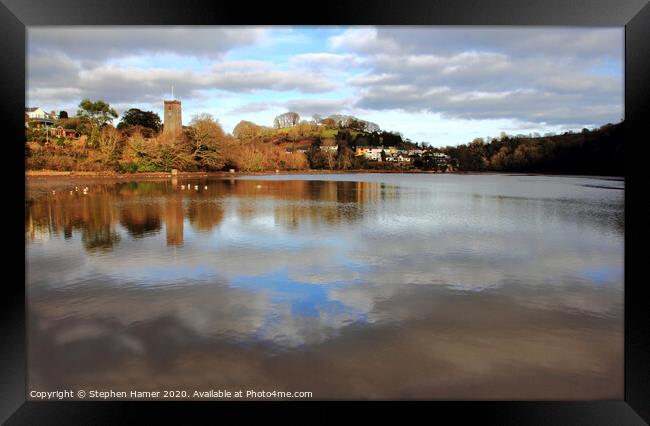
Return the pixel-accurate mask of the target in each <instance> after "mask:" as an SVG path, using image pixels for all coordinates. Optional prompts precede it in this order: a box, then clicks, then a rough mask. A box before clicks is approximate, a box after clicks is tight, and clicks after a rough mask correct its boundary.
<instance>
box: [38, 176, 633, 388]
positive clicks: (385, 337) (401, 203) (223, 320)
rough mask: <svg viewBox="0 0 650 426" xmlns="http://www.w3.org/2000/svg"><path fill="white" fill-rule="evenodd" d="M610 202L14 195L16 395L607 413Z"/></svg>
mask: <svg viewBox="0 0 650 426" xmlns="http://www.w3.org/2000/svg"><path fill="white" fill-rule="evenodd" d="M188 185H189V186H188ZM75 187H77V190H75ZM86 187H87V188H88V190H87V193H84V188H86ZM623 189H624V181H623V180H622V179H617V178H590V177H563V176H523V175H454V174H439V175H424V174H421V175H416V174H413V175H399V174H350V175H342V174H339V175H304V176H303V175H290V176H251V177H244V178H237V179H229V178H201V179H183V178H179V179H174V180H172V179H169V180H152V181H144V180H142V181H137V182H127V181H124V180H120V181H108V180H102V179H96V180H81V178H80V179H79V180H65V179H49V180H44V179H40V180H33V179H30V180H29V182H28V185H27V204H26V217H25V222H26V229H25V231H26V234H25V241H26V264H27V265H26V271H27V303H28V330H29V335H28V346H29V348H28V349H29V351H28V353H29V359H28V382H29V383H28V387H29V389H30V390H62V389H86V390H91V389H97V390H111V389H112V390H114V391H118V390H123V391H131V390H186V391H187V392H189V393H190V394H192V393H193V392H194V391H195V390H198V391H209V390H229V391H232V392H235V391H238V390H243V391H244V392H245V391H246V390H258V391H260V390H265V391H274V390H277V391H309V392H313V397H314V398H316V399H330V398H354V399H358V398H364V399H365V398H369V399H374V398H379V399H381V398H422V399H622V398H623V274H624V262H623V254H624V252H623V242H624V235H623V234H624V206H623V201H624V191H623Z"/></svg>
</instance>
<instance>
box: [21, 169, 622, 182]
mask: <svg viewBox="0 0 650 426" xmlns="http://www.w3.org/2000/svg"><path fill="white" fill-rule="evenodd" d="M342 174H435V175H446V174H456V175H512V176H566V177H592V178H601V179H610V180H611V179H614V180H625V176H616V175H578V174H576V175H574V174H566V173H534V172H529V173H526V172H515V171H503V172H493V171H483V172H482V171H453V172H438V171H429V170H368V169H355V170H281V171H278V172H276V171H262V172H233V173H231V172H178V173H177V174H176V175H172V174H171V173H169V172H139V173H116V172H62V171H54V170H26V171H25V180H27V181H34V180H55V179H57V180H58V179H62V180H72V179H117V180H135V179H138V180H139V179H152V180H156V179H158V180H159V179H165V180H166V179H171V178H209V177H231V178H237V177H241V176H276V175H277V176H282V175H285V176H286V175H342Z"/></svg>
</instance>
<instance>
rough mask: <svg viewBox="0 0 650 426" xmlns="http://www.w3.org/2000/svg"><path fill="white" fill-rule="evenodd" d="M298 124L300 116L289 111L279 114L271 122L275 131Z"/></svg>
mask: <svg viewBox="0 0 650 426" xmlns="http://www.w3.org/2000/svg"><path fill="white" fill-rule="evenodd" d="M299 122H300V115H299V114H298V113H297V112H293V111H289V112H285V113H284V114H280V115H278V116H277V117H275V120H273V126H274V127H275V128H276V129H281V128H284V127H293V126H295V125H296V124H298V123H299Z"/></svg>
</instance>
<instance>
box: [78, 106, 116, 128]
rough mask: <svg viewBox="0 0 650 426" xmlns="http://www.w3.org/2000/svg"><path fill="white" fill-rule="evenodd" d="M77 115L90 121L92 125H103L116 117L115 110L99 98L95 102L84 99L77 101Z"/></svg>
mask: <svg viewBox="0 0 650 426" xmlns="http://www.w3.org/2000/svg"><path fill="white" fill-rule="evenodd" d="M77 115H78V116H79V117H82V118H85V119H87V120H88V121H90V123H91V124H92V126H93V127H102V126H105V125H106V124H109V123H110V122H112V121H113V119H114V118H117V112H115V110H114V109H113V108H111V106H110V105H109V104H107V103H106V102H104V101H103V100H101V99H100V100H98V101H95V102H92V101H91V100H90V99H84V100H83V101H81V102H80V103H79V110H77Z"/></svg>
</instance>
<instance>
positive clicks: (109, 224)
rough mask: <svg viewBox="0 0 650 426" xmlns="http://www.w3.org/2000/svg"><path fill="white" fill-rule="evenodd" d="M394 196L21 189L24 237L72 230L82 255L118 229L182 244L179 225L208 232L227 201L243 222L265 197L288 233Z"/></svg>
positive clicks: (364, 187) (271, 190) (154, 186)
mask: <svg viewBox="0 0 650 426" xmlns="http://www.w3.org/2000/svg"><path fill="white" fill-rule="evenodd" d="M86 188H87V189H86ZM397 190H398V189H397V187H394V186H390V185H386V184H384V183H379V182H336V181H317V180H310V181H252V180H235V179H228V180H207V179H205V180H177V179H172V180H169V181H158V182H119V183H100V184H97V183H93V184H90V185H85V184H83V183H82V184H65V183H63V184H58V185H57V184H54V185H47V184H42V183H41V184H34V185H31V186H30V187H29V188H28V198H27V201H26V203H27V206H26V218H25V219H26V220H25V222H26V236H27V239H29V240H34V239H36V238H37V236H39V235H48V236H54V237H59V236H60V235H61V234H63V236H64V238H65V239H69V238H71V237H72V232H73V231H79V232H80V234H81V240H82V242H83V245H84V247H85V248H86V249H87V250H88V251H91V252H92V251H96V250H110V249H112V248H113V247H114V246H115V245H116V244H118V243H119V242H120V240H121V238H122V236H121V234H120V232H119V229H118V227H117V225H118V224H119V225H121V227H122V228H123V229H124V230H125V231H126V234H128V235H129V236H130V237H132V238H145V237H147V236H152V235H156V234H158V233H160V232H164V233H165V238H166V241H167V245H168V246H181V245H183V239H184V226H185V223H184V222H185V220H186V219H187V221H188V222H189V224H190V226H192V227H193V229H194V230H195V231H197V232H210V231H212V230H214V229H215V228H217V227H219V226H220V225H221V223H222V222H223V220H224V218H225V217H226V215H227V212H226V209H227V206H226V203H227V202H228V200H232V199H236V200H237V203H236V206H235V207H234V214H235V215H236V216H237V217H238V219H239V220H241V221H243V222H246V221H247V220H252V219H254V218H255V217H257V216H258V215H259V214H260V213H261V211H260V209H261V208H265V207H264V206H262V207H260V204H259V202H258V201H259V200H260V199H265V198H266V199H270V200H272V201H273V202H274V204H273V205H272V206H271V209H272V213H273V217H274V220H275V222H276V224H277V225H280V226H284V227H286V228H288V229H295V228H297V227H298V226H299V225H300V223H302V222H308V223H309V224H311V225H314V224H326V225H336V224H338V223H340V222H342V221H344V222H350V221H354V220H357V219H359V218H360V217H361V215H362V213H363V211H364V207H363V206H364V204H365V203H367V202H375V201H380V200H385V199H387V198H395V197H396V196H397ZM247 200H251V201H252V202H247ZM305 201H307V202H305ZM309 201H311V202H309ZM341 204H344V206H343V208H342V206H341Z"/></svg>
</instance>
